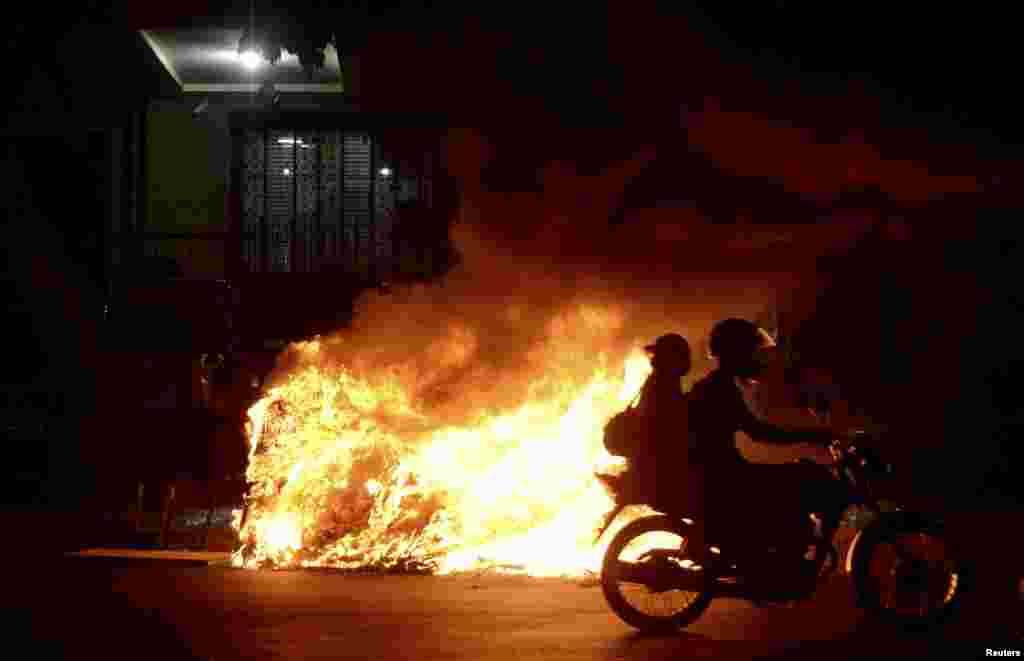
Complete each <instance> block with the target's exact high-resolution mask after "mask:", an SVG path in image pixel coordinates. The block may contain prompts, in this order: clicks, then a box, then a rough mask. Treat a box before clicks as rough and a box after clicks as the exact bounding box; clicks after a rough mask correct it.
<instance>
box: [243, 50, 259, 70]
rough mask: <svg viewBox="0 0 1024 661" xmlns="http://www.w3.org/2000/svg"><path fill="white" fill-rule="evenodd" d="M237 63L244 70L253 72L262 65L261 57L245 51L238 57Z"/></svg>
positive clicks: (254, 52) (253, 52) (252, 51)
mask: <svg viewBox="0 0 1024 661" xmlns="http://www.w3.org/2000/svg"><path fill="white" fill-rule="evenodd" d="M238 61H239V62H241V63H242V66H243V67H245V68H246V69H248V70H250V71H253V70H254V69H258V68H260V67H261V66H262V65H263V56H262V55H260V54H259V53H258V52H256V51H254V50H247V51H245V52H243V53H241V54H240V55H239V56H238Z"/></svg>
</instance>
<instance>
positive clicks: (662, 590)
mask: <svg viewBox="0 0 1024 661" xmlns="http://www.w3.org/2000/svg"><path fill="white" fill-rule="evenodd" d="M687 527H688V525H687V524H685V523H684V522H682V521H679V520H677V519H673V518H671V517H668V516H663V515H656V516H649V517H644V518H642V519H637V520H636V521H633V522H631V523H630V524H628V525H627V526H625V527H624V528H623V529H622V530H620V531H619V533H618V534H617V535H616V536H615V538H614V539H612V541H611V544H609V545H608V549H607V551H605V555H604V562H603V565H602V568H601V590H602V591H603V592H604V597H605V600H606V601H607V602H608V605H609V606H610V607H611V609H612V610H613V611H614V612H615V614H616V615H618V616H619V617H620V618H621V619H622V620H623V621H624V622H626V623H627V624H629V625H631V626H633V627H635V628H637V629H639V630H641V631H651V632H653V631H668V630H674V629H679V628H681V627H684V626H686V625H688V624H690V623H691V622H693V621H694V620H696V619H697V618H698V617H700V616H701V615H702V614H703V613H704V611H705V610H707V607H708V606H709V605H711V600H712V590H711V588H712V581H711V579H710V578H708V577H707V572H703V571H688V570H687V569H686V568H684V565H686V564H687V563H690V564H692V563H693V562H695V559H694V558H692V556H691V554H690V553H689V549H688V548H687V540H688V536H687V534H686V528H687ZM652 533H653V536H654V538H655V539H653V540H652V539H648V540H646V541H644V540H641V538H643V537H644V536H645V535H650V534H652ZM670 538H671V541H669V540H670ZM624 551H625V552H626V553H624ZM648 578H649V579H650V580H648ZM673 579H675V580H678V581H679V582H678V583H676V582H674V580H673ZM691 582H693V583H695V584H696V585H694V586H691V585H690V583H691ZM684 584H685V587H684ZM691 587H698V588H699V589H695V590H694V589H690V588H691ZM675 597H679V598H680V603H679V604H678V605H668V606H667V607H666V608H657V607H656V606H655V604H654V603H652V602H658V603H659V604H662V605H666V604H667V602H668V601H669V600H670V598H675ZM659 611H660V612H659Z"/></svg>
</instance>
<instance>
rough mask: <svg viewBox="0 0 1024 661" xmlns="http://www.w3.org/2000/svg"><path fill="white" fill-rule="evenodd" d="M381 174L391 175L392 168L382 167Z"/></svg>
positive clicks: (384, 175) (383, 175)
mask: <svg viewBox="0 0 1024 661" xmlns="http://www.w3.org/2000/svg"><path fill="white" fill-rule="evenodd" d="M380 176H382V177H390V176H391V168H381V169H380Z"/></svg>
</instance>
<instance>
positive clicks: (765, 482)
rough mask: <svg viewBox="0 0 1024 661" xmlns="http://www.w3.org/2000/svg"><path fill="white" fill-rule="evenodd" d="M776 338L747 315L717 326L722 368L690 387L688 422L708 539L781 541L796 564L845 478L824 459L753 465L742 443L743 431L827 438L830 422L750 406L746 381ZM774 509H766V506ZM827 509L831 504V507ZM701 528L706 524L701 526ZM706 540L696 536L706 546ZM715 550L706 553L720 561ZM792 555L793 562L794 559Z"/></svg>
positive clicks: (713, 346)
mask: <svg viewBox="0 0 1024 661" xmlns="http://www.w3.org/2000/svg"><path fill="white" fill-rule="evenodd" d="M774 349H775V342H774V341H773V340H772V338H771V336H770V335H768V333H766V332H765V331H764V330H763V329H761V328H759V327H758V326H756V325H755V324H753V323H751V322H749V321H746V320H744V319H727V320H725V321H722V322H719V323H718V324H716V325H715V327H714V329H713V330H712V332H711V342H710V350H711V355H712V357H713V358H715V359H716V360H717V362H718V366H717V369H715V370H714V371H712V372H711V373H710V374H709V375H707V376H706V377H704V378H703V379H701V380H700V381H698V382H697V383H696V384H694V387H693V389H692V390H691V392H690V393H689V394H688V406H687V409H688V414H687V425H688V429H689V434H690V442H691V444H692V448H693V450H692V466H691V468H692V470H691V475H690V479H691V480H693V481H694V482H695V485H694V486H695V488H694V489H692V491H693V492H694V493H696V494H697V495H699V496H700V501H699V502H698V504H697V505H698V507H697V511H696V513H697V516H699V517H700V519H701V520H702V521H704V523H705V527H706V529H705V531H704V532H705V534H706V538H705V539H706V541H708V542H710V543H716V542H718V541H719V540H722V541H726V542H728V541H735V543H734V544H732V545H730V546H731V548H733V549H734V550H738V551H740V552H742V551H743V550H744V549H751V550H755V552H756V551H757V550H760V549H763V548H764V547H766V546H774V547H775V548H777V549H778V550H779V552H780V554H781V559H782V560H783V561H784V562H785V563H787V564H786V565H785V566H791V567H792V568H793V569H794V570H799V569H801V568H802V567H803V565H802V564H801V563H802V554H803V552H804V551H805V550H806V545H805V543H806V539H805V538H804V537H802V536H801V533H802V532H803V531H804V530H805V529H806V528H805V525H806V523H807V516H808V514H807V512H808V511H810V510H811V509H812V506H814V505H817V506H818V507H816V508H814V509H818V510H821V509H822V506H821V504H822V503H832V502H835V503H836V504H837V506H839V503H841V501H842V494H841V493H839V492H838V491H837V489H838V488H839V486H838V484H837V483H836V482H834V481H833V480H832V479H831V477H830V476H829V474H828V472H827V471H826V470H825V469H824V468H823V467H821V466H817V465H807V464H798V463H790V464H781V465H773V464H751V463H748V462H747V461H746V460H745V459H744V458H743V456H742V455H741V454H740V452H739V450H738V449H737V448H736V440H735V434H736V432H738V431H742V432H744V433H746V434H747V435H748V436H750V437H751V438H752V439H753V440H755V441H760V442H764V443H773V444H796V443H809V444H819V445H825V444H828V443H829V442H830V441H831V440H832V439H833V438H835V435H836V434H835V432H834V431H833V430H831V429H826V428H818V429H808V430H789V429H784V428H781V427H778V426H776V425H773V424H770V423H768V422H765V421H763V420H760V419H759V418H757V417H756V416H755V415H754V414H753V413H751V411H750V410H749V409H748V407H747V404H746V401H745V400H744V398H743V393H742V390H741V385H742V384H743V383H750V382H752V381H754V380H756V378H757V377H758V376H759V375H760V374H762V373H763V372H764V370H765V369H766V368H767V366H768V362H769V361H770V360H772V356H773V353H774ZM766 508H769V511H768V512H766V511H765V509H766ZM826 509H827V508H826ZM698 533H699V531H698ZM705 539H700V538H699V534H698V536H697V538H695V539H691V542H693V544H694V548H696V549H698V552H699V553H703V549H704V542H705ZM715 557H716V556H710V557H707V558H705V561H707V562H710V563H712V564H713V563H714V561H715ZM790 559H792V561H793V562H792V564H791V565H790V564H788V563H789V561H790Z"/></svg>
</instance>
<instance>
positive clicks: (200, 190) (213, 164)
mask: <svg viewBox="0 0 1024 661" xmlns="http://www.w3.org/2000/svg"><path fill="white" fill-rule="evenodd" d="M146 121H147V128H146V149H147V153H146V194H147V200H146V207H147V217H146V228H145V231H146V232H147V233H153V232H157V233H164V232H166V233H208V232H225V231H227V229H228V228H227V225H226V219H225V195H226V193H227V189H228V163H229V159H230V154H231V140H230V133H229V130H228V124H227V113H226V112H225V111H223V110H221V109H213V110H211V111H210V112H208V113H204V114H203V115H201V116H200V117H199V118H197V117H196V116H195V115H194V114H193V112H192V110H191V108H190V104H185V103H181V102H174V103H166V102H164V103H154V104H152V105H151V106H150V108H149V110H148V112H147V117H146ZM224 248H225V247H224V244H223V242H222V241H216V240H212V241H207V240H166V241H158V242H156V241H150V242H147V252H148V253H149V254H159V255H161V256H167V257H172V258H174V259H175V260H177V262H178V264H179V265H180V266H181V268H182V271H183V272H184V275H185V277H188V278H200V279H222V278H224V276H225V266H224Z"/></svg>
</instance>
